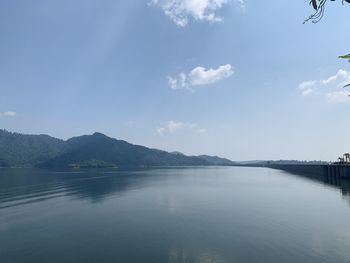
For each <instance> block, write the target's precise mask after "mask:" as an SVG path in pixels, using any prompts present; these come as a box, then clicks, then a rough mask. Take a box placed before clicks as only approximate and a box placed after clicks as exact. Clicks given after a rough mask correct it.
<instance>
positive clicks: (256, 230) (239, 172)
mask: <svg viewBox="0 0 350 263" xmlns="http://www.w3.org/2000/svg"><path fill="white" fill-rule="evenodd" d="M348 186H349V183H348V182H323V181H317V180H312V179H309V178H305V177H302V176H298V175H293V174H289V173H287V172H283V171H279V170H272V169H268V168H248V167H187V168H167V169H166V168H162V169H149V170H135V171H118V170H111V169H109V170H89V171H66V172H65V171H46V170H34V169H0V262H4V263H5V262H6V263H12V262H20V263H26V262H30V263H32V262H33V263H34V262H35V263H37V262H50V263H55V262H65V263H70V262H74V263H76V262H79V263H80V262H82V263H87V262H122V263H124V262H233V263H235V262H244V263H245V262H252V263H257V262H259V263H264V262H266V263H273V262H278V263H282V262H283V263H287V262H293V263H295V262H308V263H313V262H315V263H316V262H317V263H320V262H330V263H342V262H343V263H348V262H349V261H350V206H349V204H350V202H349V192H350V191H349V189H350V187H348Z"/></svg>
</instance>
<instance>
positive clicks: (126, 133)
mask: <svg viewBox="0 0 350 263" xmlns="http://www.w3.org/2000/svg"><path fill="white" fill-rule="evenodd" d="M349 12H350V6H344V7H342V6H341V2H340V1H337V2H330V3H328V5H327V8H326V12H325V16H324V19H323V20H322V21H321V22H320V23H318V24H312V23H307V24H304V25H303V24H302V22H303V20H304V19H305V18H306V17H307V16H308V15H310V14H311V13H312V9H311V7H310V6H309V5H308V4H307V2H305V1H303V0H300V1H293V4H289V5H287V4H286V2H285V1H284V2H283V1H276V0H274V1H253V0H244V1H239V0H158V1H155V0H153V1H152V0H145V1H143V0H129V1H115V0H75V1H68V0H60V1H46V0H36V1H27V0H11V1H1V2H0V36H1V41H0V92H1V95H0V127H1V128H4V129H8V130H10V131H17V132H22V133H34V134H38V133H46V134H50V135H52V136H56V137H59V138H64V139H66V138H69V137H71V136H76V135H81V134H89V133H93V132H94V131H99V132H103V133H105V134H107V135H109V136H111V137H116V138H119V139H124V140H127V141H130V142H132V143H137V144H142V145H146V146H149V147H154V148H160V149H164V150H169V151H175V150H176V151H181V152H184V153H186V154H201V153H206V154H212V155H220V156H224V157H228V158H231V159H233V160H247V159H309V160H314V159H323V160H334V159H336V158H337V157H338V155H340V154H342V153H343V152H347V151H349V148H350V144H349V143H348V142H347V141H348V140H347V134H348V131H349V129H350V122H349V121H348V119H347V115H348V114H347V113H348V112H349V109H350V98H349V100H347V93H346V90H345V93H344V89H342V88H341V87H340V86H341V84H342V83H343V82H344V81H347V80H348V79H350V74H349V72H350V64H349V63H346V61H342V60H340V59H337V56H338V55H343V54H346V53H348V52H349V51H350V47H349V45H348V42H349V41H348V40H349V39H348V30H347V29H349V28H350V19H349V14H350V13H349Z"/></svg>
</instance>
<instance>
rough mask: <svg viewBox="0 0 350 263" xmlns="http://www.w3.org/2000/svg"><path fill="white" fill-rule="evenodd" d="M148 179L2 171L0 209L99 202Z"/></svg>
mask: <svg viewBox="0 0 350 263" xmlns="http://www.w3.org/2000/svg"><path fill="white" fill-rule="evenodd" d="M149 176H150V174H149V173H146V172H145V171H116V170H114V171H113V170H112V171H110V170H90V171H80V172H76V171H66V172H54V171H45V170H32V169H27V170H22V169H7V170H5V169H2V170H1V171H0V208H6V207H12V206H18V205H23V204H29V203H33V202H39V201H44V200H49V199H53V198H58V197H63V196H70V197H72V198H74V199H89V200H90V201H91V202H101V201H103V200H104V199H105V198H107V197H108V196H109V195H114V194H121V193H122V192H124V191H128V190H132V189H137V188H140V187H142V185H144V184H145V183H146V182H147V178H148V177H149Z"/></svg>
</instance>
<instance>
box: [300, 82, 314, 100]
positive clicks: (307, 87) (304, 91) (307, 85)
mask: <svg viewBox="0 0 350 263" xmlns="http://www.w3.org/2000/svg"><path fill="white" fill-rule="evenodd" d="M316 83H317V81H315V80H308V81H304V82H302V83H300V84H299V87H298V89H299V90H300V92H301V95H302V96H309V95H311V94H315V93H318V88H317V87H316Z"/></svg>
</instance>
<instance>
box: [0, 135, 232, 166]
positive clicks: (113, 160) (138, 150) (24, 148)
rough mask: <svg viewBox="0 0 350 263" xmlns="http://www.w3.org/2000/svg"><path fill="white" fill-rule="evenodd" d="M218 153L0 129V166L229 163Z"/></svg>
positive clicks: (94, 136)
mask: <svg viewBox="0 0 350 263" xmlns="http://www.w3.org/2000/svg"><path fill="white" fill-rule="evenodd" d="M233 164H234V162H232V161H230V160H228V159H223V158H220V157H217V156H215V157H211V156H207V155H202V156H186V155H184V154H178V153H169V152H166V151H161V150H157V149H150V148H147V147H144V146H140V145H134V144H131V143H128V142H126V141H122V140H117V139H114V138H110V137H108V136H106V135H104V134H101V133H94V134H92V135H83V136H79V137H73V138H71V139H69V140H66V141H64V140H60V139H56V138H53V137H50V136H48V135H24V134H19V133H12V132H8V131H5V130H0V166H2V167H45V168H64V167H77V168H79V167H115V166H118V167H123V166H187V165H188V166H192V165H233Z"/></svg>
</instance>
